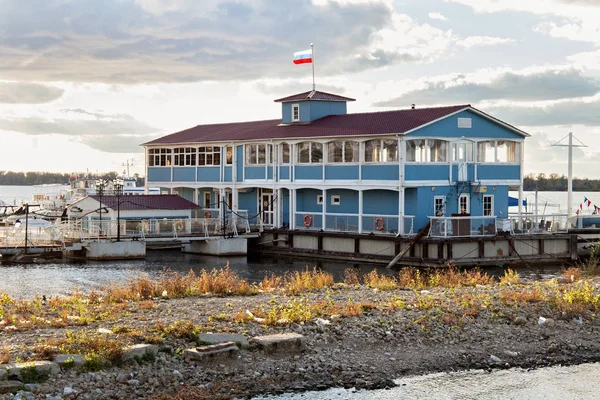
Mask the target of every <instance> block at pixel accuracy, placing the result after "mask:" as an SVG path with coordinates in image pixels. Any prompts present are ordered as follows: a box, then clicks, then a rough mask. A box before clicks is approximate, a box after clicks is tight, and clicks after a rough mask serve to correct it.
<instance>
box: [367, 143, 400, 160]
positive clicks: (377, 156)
mask: <svg viewBox="0 0 600 400" xmlns="http://www.w3.org/2000/svg"><path fill="white" fill-rule="evenodd" d="M395 161H398V141H397V140H395V139H383V140H382V139H375V140H369V141H367V142H365V162H395Z"/></svg>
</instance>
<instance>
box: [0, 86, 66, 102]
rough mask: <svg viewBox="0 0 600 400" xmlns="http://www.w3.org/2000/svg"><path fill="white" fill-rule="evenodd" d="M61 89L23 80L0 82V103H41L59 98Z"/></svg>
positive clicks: (62, 91)
mask: <svg viewBox="0 0 600 400" xmlns="http://www.w3.org/2000/svg"><path fill="white" fill-rule="evenodd" d="M63 93H64V90H63V89H60V88H57V87H55V86H48V85H42V84H37V83H25V82H0V103H5V104H43V103H50V102H51V101H54V100H57V99H59V98H60V97H61V96H62V95H63Z"/></svg>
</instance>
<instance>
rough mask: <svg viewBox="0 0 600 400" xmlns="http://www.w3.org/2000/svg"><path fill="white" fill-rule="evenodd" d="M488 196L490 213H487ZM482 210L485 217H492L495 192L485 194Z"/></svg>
mask: <svg viewBox="0 0 600 400" xmlns="http://www.w3.org/2000/svg"><path fill="white" fill-rule="evenodd" d="M486 198H488V199H490V213H489V214H486V213H485V200H486ZM482 210H483V216H484V217H491V216H493V215H494V195H493V194H485V195H483V200H482Z"/></svg>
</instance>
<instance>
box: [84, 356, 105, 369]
mask: <svg viewBox="0 0 600 400" xmlns="http://www.w3.org/2000/svg"><path fill="white" fill-rule="evenodd" d="M103 368H104V362H103V361H102V357H100V356H99V355H98V354H96V353H94V352H91V353H88V354H86V355H85V356H84V357H83V369H84V370H86V371H100V370H102V369H103Z"/></svg>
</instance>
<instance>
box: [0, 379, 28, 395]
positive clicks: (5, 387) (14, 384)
mask: <svg viewBox="0 0 600 400" xmlns="http://www.w3.org/2000/svg"><path fill="white" fill-rule="evenodd" d="M24 387H25V386H24V385H23V382H19V381H0V394H7V393H16V392H18V391H19V390H23V388H24Z"/></svg>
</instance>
